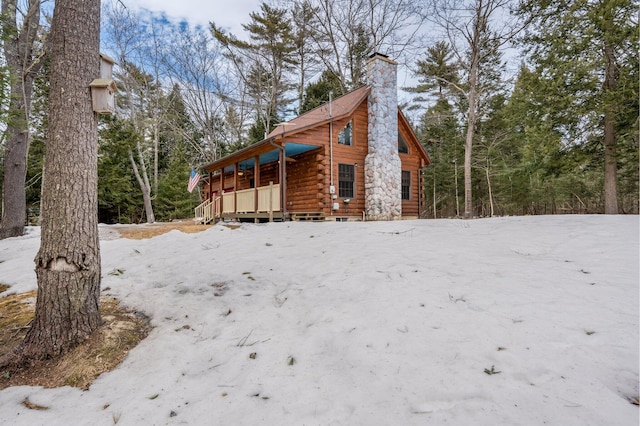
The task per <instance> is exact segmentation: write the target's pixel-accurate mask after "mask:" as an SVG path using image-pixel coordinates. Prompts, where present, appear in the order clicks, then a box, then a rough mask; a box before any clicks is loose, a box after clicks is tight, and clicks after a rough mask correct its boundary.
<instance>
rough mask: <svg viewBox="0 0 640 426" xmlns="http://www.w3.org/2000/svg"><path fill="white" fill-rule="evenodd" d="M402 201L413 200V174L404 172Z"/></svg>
mask: <svg viewBox="0 0 640 426" xmlns="http://www.w3.org/2000/svg"><path fill="white" fill-rule="evenodd" d="M402 199H403V200H410V199H411V172H409V171H405V170H403V171H402Z"/></svg>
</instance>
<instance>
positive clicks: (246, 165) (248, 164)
mask: <svg viewBox="0 0 640 426" xmlns="http://www.w3.org/2000/svg"><path fill="white" fill-rule="evenodd" d="M318 147H319V146H317V145H306V144H302V143H294V142H285V145H284V154H285V156H286V157H295V156H296V155H300V154H303V153H305V152H307V151H311V150H314V149H316V148H318ZM279 156H280V153H279V150H278V149H276V148H274V149H273V150H272V151H269V152H266V153H264V154H261V155H260V164H261V165H262V164H269V163H273V162H275V161H278V157H279ZM254 160H255V159H254V158H253V157H252V158H247V159H246V160H242V161H239V162H238V169H239V170H249V169H253V168H254V166H255V161H254ZM224 171H225V172H232V171H233V166H228V167H225V169H224Z"/></svg>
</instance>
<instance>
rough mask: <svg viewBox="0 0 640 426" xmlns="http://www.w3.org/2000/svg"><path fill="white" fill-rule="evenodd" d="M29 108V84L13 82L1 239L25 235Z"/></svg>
mask: <svg viewBox="0 0 640 426" xmlns="http://www.w3.org/2000/svg"><path fill="white" fill-rule="evenodd" d="M32 81H33V80H32V79H31V82H32ZM31 84H33V83H31ZM27 92H28V95H27ZM30 104H31V88H30V87H28V84H23V81H22V78H21V77H20V78H17V79H15V81H14V83H13V84H12V85H11V101H10V104H9V115H10V119H9V123H8V126H7V130H6V134H7V142H6V149H5V155H4V180H3V181H2V221H1V222H0V239H3V238H9V237H18V236H20V235H22V234H23V233H24V226H25V223H26V218H27V198H26V193H25V186H24V182H25V178H26V176H27V153H28V151H29V125H28V111H29V105H30Z"/></svg>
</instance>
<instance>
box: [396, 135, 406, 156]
mask: <svg viewBox="0 0 640 426" xmlns="http://www.w3.org/2000/svg"><path fill="white" fill-rule="evenodd" d="M398 152H399V153H401V154H408V153H409V145H407V141H405V140H404V138H403V137H402V134H400V132H398Z"/></svg>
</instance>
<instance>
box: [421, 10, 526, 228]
mask: <svg viewBox="0 0 640 426" xmlns="http://www.w3.org/2000/svg"><path fill="white" fill-rule="evenodd" d="M511 3H512V1H511V0H434V1H433V4H432V6H431V8H430V10H431V12H432V14H431V15H432V16H433V19H434V22H435V23H436V24H437V25H438V26H439V27H440V28H442V29H443V30H444V31H445V34H446V37H447V38H448V40H449V44H450V46H451V48H452V51H453V52H454V54H455V56H456V58H457V62H458V64H459V65H460V69H461V70H463V73H464V74H465V79H464V83H463V84H455V83H454V82H451V81H447V82H446V83H447V84H449V85H450V86H451V87H453V88H455V89H457V90H458V91H459V92H460V93H461V94H462V95H463V96H464V97H465V98H466V101H467V105H468V108H467V113H466V125H467V131H466V137H465V150H464V197H465V203H464V217H465V218H471V217H473V198H472V189H471V166H472V164H471V159H472V155H471V154H472V149H473V140H474V135H475V133H476V125H477V123H478V120H479V117H480V114H479V105H480V102H481V99H482V95H483V93H482V90H481V85H480V75H481V74H482V72H483V68H482V67H483V66H486V65H487V61H486V59H487V58H489V57H491V56H493V55H495V52H496V50H498V49H502V48H504V47H505V46H506V45H507V44H508V43H509V42H511V41H512V40H513V38H514V37H515V35H516V34H517V33H518V32H519V31H520V30H521V28H522V27H521V24H520V23H519V22H517V21H512V20H509V19H504V18H505V17H504V15H505V14H508V12H509V9H508V8H509V6H510V4H511ZM491 64H492V63H491V61H489V66H491Z"/></svg>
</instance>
